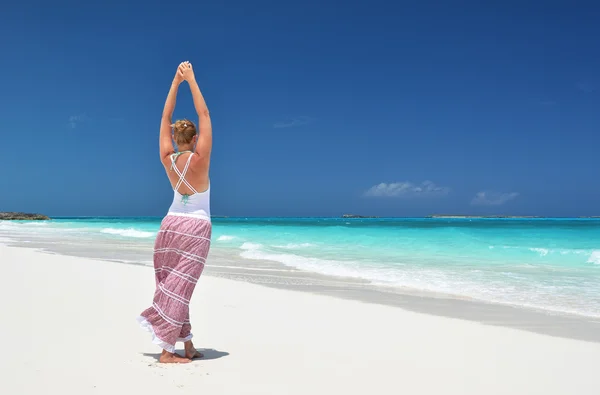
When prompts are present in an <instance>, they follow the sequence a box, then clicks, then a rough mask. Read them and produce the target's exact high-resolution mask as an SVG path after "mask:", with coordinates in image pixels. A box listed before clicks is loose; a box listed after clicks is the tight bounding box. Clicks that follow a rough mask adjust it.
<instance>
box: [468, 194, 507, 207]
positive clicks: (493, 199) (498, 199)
mask: <svg viewBox="0 0 600 395" xmlns="http://www.w3.org/2000/svg"><path fill="white" fill-rule="evenodd" d="M517 196H519V193H518V192H507V193H500V192H490V191H482V192H477V194H476V195H475V197H474V198H473V200H471V204H474V205H482V206H499V205H501V204H504V203H506V202H508V201H509V200H513V199H515V198H517Z"/></svg>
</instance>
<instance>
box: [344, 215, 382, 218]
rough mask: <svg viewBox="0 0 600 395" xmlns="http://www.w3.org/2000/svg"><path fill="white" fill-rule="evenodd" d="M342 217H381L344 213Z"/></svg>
mask: <svg viewBox="0 0 600 395" xmlns="http://www.w3.org/2000/svg"><path fill="white" fill-rule="evenodd" d="M342 218H379V217H374V216H368V215H356V214H344V215H342Z"/></svg>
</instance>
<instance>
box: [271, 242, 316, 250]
mask: <svg viewBox="0 0 600 395" xmlns="http://www.w3.org/2000/svg"><path fill="white" fill-rule="evenodd" d="M314 246H315V245H314V244H312V243H288V244H285V245H274V246H273V247H276V248H284V249H287V250H296V249H299V248H306V247H314Z"/></svg>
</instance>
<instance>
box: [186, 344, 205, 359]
mask: <svg viewBox="0 0 600 395" xmlns="http://www.w3.org/2000/svg"><path fill="white" fill-rule="evenodd" d="M185 357H186V358H189V359H195V358H202V357H204V354H202V353H201V352H200V351H198V350H196V348H195V347H194V344H192V341H191V340H190V341H189V342H186V343H185Z"/></svg>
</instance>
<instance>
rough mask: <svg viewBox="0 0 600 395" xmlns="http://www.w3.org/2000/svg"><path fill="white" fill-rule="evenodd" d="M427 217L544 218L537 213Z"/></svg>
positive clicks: (438, 215) (432, 216)
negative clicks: (536, 214)
mask: <svg viewBox="0 0 600 395" xmlns="http://www.w3.org/2000/svg"><path fill="white" fill-rule="evenodd" d="M425 218H543V217H540V216H535V215H455V214H449V215H447V214H436V215H428V216H427V217H425Z"/></svg>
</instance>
